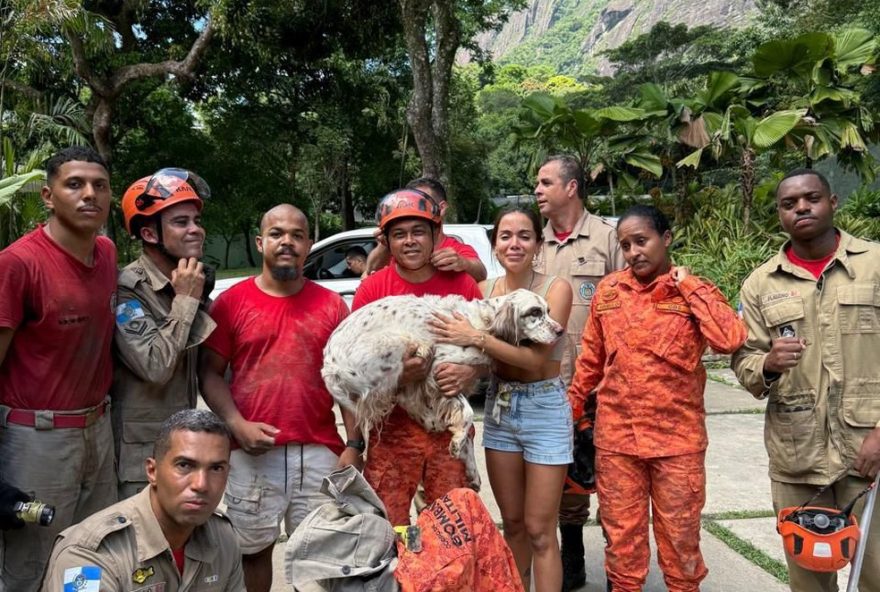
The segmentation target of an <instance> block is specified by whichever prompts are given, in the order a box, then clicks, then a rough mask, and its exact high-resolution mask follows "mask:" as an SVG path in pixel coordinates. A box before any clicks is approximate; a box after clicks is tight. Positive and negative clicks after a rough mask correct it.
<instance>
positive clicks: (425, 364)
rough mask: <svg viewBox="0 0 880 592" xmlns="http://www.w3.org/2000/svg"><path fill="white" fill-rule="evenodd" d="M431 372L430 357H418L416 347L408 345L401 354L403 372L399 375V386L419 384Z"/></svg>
mask: <svg viewBox="0 0 880 592" xmlns="http://www.w3.org/2000/svg"><path fill="white" fill-rule="evenodd" d="M430 370H431V356H430V355H427V356H424V355H419V353H418V346H416V345H415V344H412V345H410V346H409V347H408V348H407V350H406V353H404V354H403V372H401V373H400V380H399V381H398V384H399V386H403V385H405V384H413V383H415V382H421V381H423V380H425V379H426V378H428V372H429V371H430Z"/></svg>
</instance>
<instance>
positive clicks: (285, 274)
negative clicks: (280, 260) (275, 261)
mask: <svg viewBox="0 0 880 592" xmlns="http://www.w3.org/2000/svg"><path fill="white" fill-rule="evenodd" d="M269 273H271V274H272V279H273V280H275V281H276V282H292V281H293V280H295V279H297V278H299V269H298V268H297V267H270V268H269Z"/></svg>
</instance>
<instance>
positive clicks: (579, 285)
mask: <svg viewBox="0 0 880 592" xmlns="http://www.w3.org/2000/svg"><path fill="white" fill-rule="evenodd" d="M586 187H587V186H586V178H585V176H584V170H583V168H582V167H581V165H580V163H579V162H578V161H577V159H576V158H574V157H573V156H570V155H556V156H551V157H549V158H548V159H547V160H545V161H544V164H543V165H542V166H541V168H540V169H539V171H538V181H537V185H536V187H535V197H536V198H537V201H538V209H539V210H540V211H541V215H542V216H544V217H545V218H547V219H548V221H547V225H546V226H545V227H544V244H543V247H542V249H541V251H540V252H539V253H538V258H537V260H536V261H535V270H536V271H538V272H540V273H543V274H547V275H555V276H556V277H560V278H565V279H566V280H568V282H569V283H570V284H571V286H572V289H573V291H574V300H573V302H572V307H571V316H569V318H568V326H567V328H566V334H565V337H564V338H563V339H566V340H567V341H568V347H567V348H566V350H565V352H564V353H563V356H562V364H561V370H560V372H561V377H562V380H563V382H565V384H566V386H568V385H569V384H571V379H572V376H573V375H574V363H575V360H577V357H578V354H579V353H580V345H581V335H582V334H583V332H584V326H585V325H586V323H587V319H588V318H589V316H590V303H591V302H592V300H593V294H594V293H595V292H596V286H597V285H598V284H599V281H600V280H601V279H602V278H603V277H605V276H606V275H607V274H609V273H611V272H612V271H616V270H618V269H623V267H624V260H623V253H622V252H621V251H620V246H619V245H618V243H617V232H616V231H615V230H614V227H613V226H611V225H610V224H608V223H607V222H605V221H604V220H603V219H602V218H600V217H598V216H594V215H592V214H590V213H589V212H588V211H587V209H586V208H585V207H584V202H583V199H584V196H585V195H586ZM576 452H577V451H576ZM589 517H590V495H589V493H586V492H585V491H584V490H583V488H581V487H579V486H577V485H576V484H575V483H573V482H571V481H570V480H566V487H565V491H564V493H563V495H562V502H561V504H560V508H559V532H560V533H561V535H562V576H563V584H562V589H563V591H564V592H567V591H568V590H572V589H574V588H577V587H579V586H582V585H583V584H584V582H585V581H586V567H585V564H584V540H583V526H584V524H586V522H587V520H588V519H589Z"/></svg>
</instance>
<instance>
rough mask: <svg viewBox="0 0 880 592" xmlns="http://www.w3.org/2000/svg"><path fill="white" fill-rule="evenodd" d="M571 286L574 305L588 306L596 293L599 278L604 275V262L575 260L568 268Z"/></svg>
mask: <svg viewBox="0 0 880 592" xmlns="http://www.w3.org/2000/svg"><path fill="white" fill-rule="evenodd" d="M568 271H569V277H571V288H572V290H573V291H574V300H573V302H572V304H573V305H574V306H589V305H590V302H592V300H593V295H594V294H595V293H596V286H598V285H599V280H601V279H602V278H603V277H604V276H605V262H604V261H601V260H594V259H587V260H585V261H580V260H575V261H572V262H571V267H570V268H569V270H568Z"/></svg>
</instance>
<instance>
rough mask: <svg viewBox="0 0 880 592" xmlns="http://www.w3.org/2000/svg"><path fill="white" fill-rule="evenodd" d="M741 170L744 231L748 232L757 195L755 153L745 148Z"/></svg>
mask: <svg viewBox="0 0 880 592" xmlns="http://www.w3.org/2000/svg"><path fill="white" fill-rule="evenodd" d="M740 166H741V168H740V189H741V190H742V210H743V229H744V230H745V231H746V232H748V226H749V220H750V218H751V214H752V200H753V198H754V195H755V152H754V150H752V149H751V148H745V149H744V150H743V153H742V163H741V165H740Z"/></svg>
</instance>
